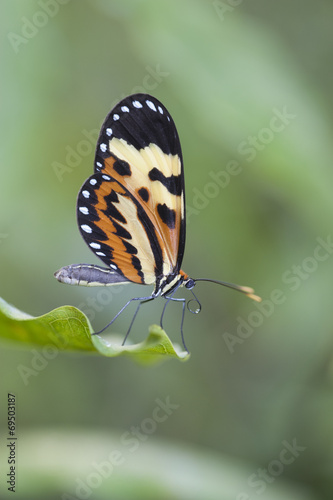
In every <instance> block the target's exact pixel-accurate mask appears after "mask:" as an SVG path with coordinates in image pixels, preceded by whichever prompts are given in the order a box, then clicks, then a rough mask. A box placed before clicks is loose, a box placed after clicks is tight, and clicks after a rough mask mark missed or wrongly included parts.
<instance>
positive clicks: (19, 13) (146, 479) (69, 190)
mask: <svg viewBox="0 0 333 500" xmlns="http://www.w3.org/2000/svg"><path fill="white" fill-rule="evenodd" d="M332 21H333V4H332V2H331V1H330V0H316V1H315V0H303V1H300V0H296V1H294V2H288V1H287V0H282V1H279V2H267V1H264V0H253V1H250V2H248V1H246V2H245V1H244V2H242V1H241V0H240V1H235V0H226V1H224V2H222V1H200V0H191V1H190V0H182V1H176V0H160V1H156V0H155V1H153V0H109V1H107V0H90V1H89V0H81V1H79V0H71V1H65V0H62V1H60V0H52V1H51V0H49V1H48V0H40V1H38V2H35V1H27V0H24V1H23V0H16V1H14V2H13V1H8V0H7V1H6V2H3V4H2V16H1V21H0V26H1V34H2V43H1V92H2V98H1V119H0V124H1V135H0V140H1V147H0V154H1V182H0V193H1V210H0V255H1V281H0V296H2V297H3V298H4V299H5V300H7V301H9V302H11V303H13V304H15V306H16V307H18V308H20V309H22V310H23V311H26V312H27V313H29V314H32V315H39V314H43V313H45V312H47V311H49V310H51V309H53V308H55V307H57V306H60V305H63V304H72V305H75V306H77V307H80V308H81V309H82V310H83V311H84V312H86V313H87V314H88V316H89V318H90V319H91V321H92V324H93V325H94V327H95V328H96V329H98V328H101V327H102V326H104V325H105V324H106V323H107V322H108V321H110V319H112V317H113V316H114V314H115V312H116V311H118V310H119V308H120V307H121V305H122V304H124V303H125V301H126V300H128V298H130V297H133V296H138V295H140V294H142V288H141V287H140V286H134V285H133V286H131V287H127V288H126V289H125V290H124V291H123V292H122V293H120V294H119V293H111V292H110V293H109V294H107V295H103V294H101V293H102V292H101V290H100V289H85V288H80V287H77V288H75V287H69V286H68V287H66V286H64V285H61V284H59V283H58V282H57V281H56V280H55V279H54V278H53V272H54V271H55V270H56V269H58V268H59V267H61V266H63V265H66V264H71V263H76V262H91V263H98V262H97V261H96V259H95V257H94V256H93V254H92V253H91V252H90V251H89V249H88V248H87V247H86V245H85V243H84V242H83V240H82V239H81V237H80V235H79V232H78V229H77V226H76V217H75V203H76V195H77V192H78V190H79V188H80V186H81V184H82V183H83V182H84V180H85V179H86V178H87V177H88V176H89V175H90V174H91V173H92V169H93V158H94V148H95V145H94V140H91V138H90V139H89V137H90V133H91V132H92V135H94V134H96V130H98V129H99V127H100V125H101V123H102V121H103V119H104V117H105V116H106V114H107V113H108V111H109V110H110V108H111V107H112V106H113V105H114V104H115V103H116V102H117V101H118V100H120V99H121V98H123V97H124V96H126V95H128V94H130V93H132V92H137V91H143V92H147V93H151V94H153V95H154V96H156V97H157V98H158V99H160V100H161V101H162V102H163V103H164V104H165V106H166V107H167V108H168V110H169V112H170V113H171V115H172V116H173V118H174V120H175V122H176V125H177V128H178V132H179V135H180V138H181V143H182V148H183V155H184V162H185V180H186V200H187V206H188V227H187V242H186V253H185V258H184V263H183V269H184V270H185V271H186V272H187V273H189V274H190V275H191V276H193V277H207V278H209V277H210V278H215V279H223V280H226V281H233V282H236V283H240V284H244V285H250V286H253V287H254V288H255V290H256V292H257V293H258V294H260V295H261V296H262V297H263V299H264V302H263V305H262V306H261V307H262V308H261V309H259V308H258V306H257V305H256V304H255V303H254V302H252V301H250V300H248V299H247V298H245V297H243V296H242V295H239V294H237V293H235V292H232V291H229V290H227V289H224V288H221V287H217V286H216V285H212V284H208V283H205V284H204V283H200V284H198V285H197V287H196V293H197V295H198V297H199V298H200V300H201V302H202V312H201V314H200V315H192V314H190V313H187V316H186V318H185V328H184V330H185V338H186V342H187V345H188V347H189V349H190V351H191V354H192V356H191V359H190V361H189V362H187V363H180V362H178V361H169V362H166V363H164V364H161V365H157V366H154V367H153V368H146V367H145V368H143V367H141V366H139V365H136V364H134V363H133V362H132V361H131V360H127V359H122V358H119V359H107V358H105V359H102V358H101V357H97V356H96V357H92V356H84V355H74V354H72V355H70V354H65V353H59V354H58V355H57V356H56V357H55V358H54V359H52V360H47V361H45V357H44V358H39V357H38V356H37V354H36V352H35V351H32V350H28V351H23V350H17V349H16V348H13V347H12V346H11V345H10V344H7V343H2V345H1V352H0V356H1V359H0V365H1V382H0V383H1V394H0V397H1V402H0V406H1V412H0V413H1V414H0V420H1V425H2V431H1V435H2V436H5V435H6V406H7V393H8V392H12V393H15V394H16V397H17V418H18V436H19V444H18V460H19V464H18V474H19V476H18V477H19V479H18V481H17V493H16V498H35V499H37V498H46V497H47V498H62V499H66V498H76V496H75V495H81V497H85V498H95V499H104V498H105V499H106V498H108V499H129V500H130V499H149V498H155V499H156V498H159V499H162V500H167V499H197V498H198V499H199V498H200V499H205V500H206V499H208V500H210V499H212V500H213V499H214V500H215V499H222V500H224V499H235V500H249V499H253V498H257V497H261V498H265V499H277V500H278V499H282V498H289V499H293V500H294V499H295V500H298V499H302V500H304V499H305V500H313V499H321V500H326V499H331V498H332V494H333V480H332V477H333V453H332V452H333V449H332V448H333V423H332V410H333V397H332V391H333V386H332V382H333V365H332V355H333V329H332V327H333V317H332V292H333V284H332V279H331V274H332V269H333V255H332V252H333V249H332V248H331V247H332V240H331V238H332V231H333V229H332V213H333V196H332V186H333V183H332V181H333V170H332V157H333V155H332V153H333V145H332V127H333V105H332V103H333V101H332V76H333V70H332V68H333V67H332V52H333V51H332V45H333V35H332ZM144 293H146V291H145V292H144ZM148 293H149V292H148ZM189 298H190V295H189ZM94 301H95V302H94ZM155 302H156V303H153V304H148V305H146V306H145V308H144V310H143V311H141V316H139V317H138V320H137V322H136V325H135V328H134V330H133V334H132V340H133V341H137V340H140V339H141V340H142V339H143V338H145V337H146V335H147V328H148V325H149V324H152V323H158V321H159V317H160V311H161V307H162V305H163V301H155ZM89 304H90V305H89ZM91 304H95V305H91ZM130 318H131V311H128V313H127V314H126V315H125V314H124V316H123V317H122V318H120V319H119V321H118V323H117V330H118V331H119V332H125V331H126V329H127V326H128V324H129V321H130ZM179 322H180V310H179V308H177V305H175V304H170V307H169V310H168V312H167V316H166V322H165V328H166V331H167V333H168V334H169V336H170V337H171V338H172V339H173V340H174V341H177V342H179V341H180V338H179ZM43 360H44V361H43ZM20 366H21V367H22V366H24V367H27V368H29V369H32V370H33V371H34V374H33V375H31V376H29V377H28V379H26V380H23V378H22V376H21V375H20V371H19V369H18V367H20ZM168 399H169V401H170V402H171V403H172V405H174V406H173V407H172V408H173V409H172V410H170V408H169V409H168V410H165V413H164V414H163V411H162V410H160V413H158V415H159V416H160V417H161V415H163V416H166V417H167V418H165V419H164V420H163V421H156V419H154V418H153V417H152V415H155V416H156V415H157V413H156V412H157V410H156V408H157V406H158V403H157V402H156V400H159V401H162V402H164V403H165V402H166V401H168ZM138 429H139V431H140V432H141V434H140V435H139V436H138V435H137V437H134V434H135V432H137V431H138ZM133 433H134V434H133ZM124 436H125V437H124ZM129 439H132V441H131V442H128V440H129ZM124 441H125V442H124ZM0 444H1V449H0V458H1V477H0V482H1V498H5V497H6V496H7V495H8V496H9V495H11V493H10V492H8V491H7V486H6V484H5V481H6V477H5V473H7V468H8V465H7V462H6V457H7V450H6V442H5V441H4V439H3V440H2V441H1V443H0ZM288 447H289V448H288ZM117 450H118V451H119V453H120V454H121V456H122V457H123V458H124V460H123V461H122V463H121V464H120V462H121V460H120V459H119V460H118V462H119V463H118V465H115V466H114V468H113V470H112V473H111V472H110V469H108V468H107V467H106V466H105V468H104V469H103V471H104V475H105V477H102V475H101V474H102V473H100V475H99V476H96V475H95V476H93V473H94V472H95V473H96V470H97V469H96V467H97V466H96V463H98V464H101V463H102V462H103V461H104V462H105V461H107V460H108V457H110V454H112V452H114V451H117ZM286 450H287V451H286ZM115 456H116V454H115ZM118 458H119V457H118ZM93 463H95V465H93ZM109 463H110V462H109ZM108 471H109V472H108ZM80 481H81V482H80ZM94 481H95V483H94ZM83 483H84V484H85V485H86V486H85V487H84V486H82V484H83ZM89 484H90V492H89ZM79 485H81V486H80V487H79ZM80 488H81V489H80ZM84 495H86V496H84ZM79 497H80V496H78V498H79Z"/></svg>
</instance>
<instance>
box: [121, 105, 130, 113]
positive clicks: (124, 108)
mask: <svg viewBox="0 0 333 500" xmlns="http://www.w3.org/2000/svg"><path fill="white" fill-rule="evenodd" d="M121 110H122V111H123V112H124V113H129V108H128V107H127V106H122V107H121Z"/></svg>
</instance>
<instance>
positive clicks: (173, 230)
mask: <svg viewBox="0 0 333 500" xmlns="http://www.w3.org/2000/svg"><path fill="white" fill-rule="evenodd" d="M77 219H78V224H79V228H80V231H81V234H82V236H83V238H84V240H85V241H86V243H87V244H88V245H89V247H90V248H91V250H92V251H93V252H94V253H95V255H97V257H99V258H100V259H101V260H102V261H103V262H104V263H105V264H106V265H107V266H108V267H109V268H111V269H113V270H115V271H116V272H117V273H119V274H120V275H122V276H123V277H124V278H125V279H127V280H129V281H133V282H135V283H142V284H153V283H156V282H158V279H160V278H161V277H162V276H167V275H168V274H173V273H178V272H179V270H180V266H181V262H182V258H183V254H184V246H185V200H184V173H183V162H182V153H181V147H180V142H179V138H178V134H177V130H176V127H175V124H174V122H173V120H172V118H171V116H170V115H169V113H168V111H167V110H166V108H165V107H164V106H163V105H162V104H161V103H160V102H159V101H158V100H157V99H155V98H154V97H152V96H149V95H147V94H135V95H132V96H129V97H127V98H126V99H124V100H122V101H121V102H120V103H119V104H117V105H116V106H115V108H114V109H113V110H112V111H111V112H110V113H109V115H108V116H107V117H106V120H105V122H104V124H103V126H102V129H101V132H100V136H99V139H98V143H97V149H96V158H95V173H94V175H92V176H91V177H90V178H89V179H88V180H87V181H86V182H85V183H84V185H83V186H82V188H81V190H80V192H79V196H78V202H77Z"/></svg>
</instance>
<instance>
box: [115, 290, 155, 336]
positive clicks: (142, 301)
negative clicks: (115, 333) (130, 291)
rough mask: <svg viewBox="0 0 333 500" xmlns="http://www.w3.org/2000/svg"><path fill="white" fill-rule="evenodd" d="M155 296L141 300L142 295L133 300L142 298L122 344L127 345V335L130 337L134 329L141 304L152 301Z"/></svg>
mask: <svg viewBox="0 0 333 500" xmlns="http://www.w3.org/2000/svg"><path fill="white" fill-rule="evenodd" d="M154 298H155V297H149V298H148V299H145V300H141V299H142V297H140V298H138V299H137V298H135V299H132V300H140V302H139V305H138V307H137V308H136V311H135V313H134V316H133V318H132V321H131V324H130V326H129V328H128V330H127V333H126V335H125V338H124V340H123V343H122V344H121V345H125V342H126V340H127V337H128V336H129V334H130V331H131V329H132V326H133V323H134V321H135V318H136V315H137V314H138V312H139V309H140V307H141V305H142V304H145V303H146V302H150V301H151V300H154Z"/></svg>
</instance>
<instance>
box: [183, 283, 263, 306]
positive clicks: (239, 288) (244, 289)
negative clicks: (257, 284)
mask: <svg viewBox="0 0 333 500" xmlns="http://www.w3.org/2000/svg"><path fill="white" fill-rule="evenodd" d="M193 281H194V282H195V283H196V282H197V281H209V282H210V283H217V284H218V285H223V286H226V287H227V288H232V289H233V290H237V291H238V292H242V293H244V294H245V295H247V296H248V297H249V298H250V299H252V300H255V301H256V302H261V300H262V299H261V297H259V296H258V295H255V293H254V290H253V288H250V287H249V286H240V285H235V284H234V283H227V282H225V281H217V280H210V279H204V278H198V279H196V280H193Z"/></svg>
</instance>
